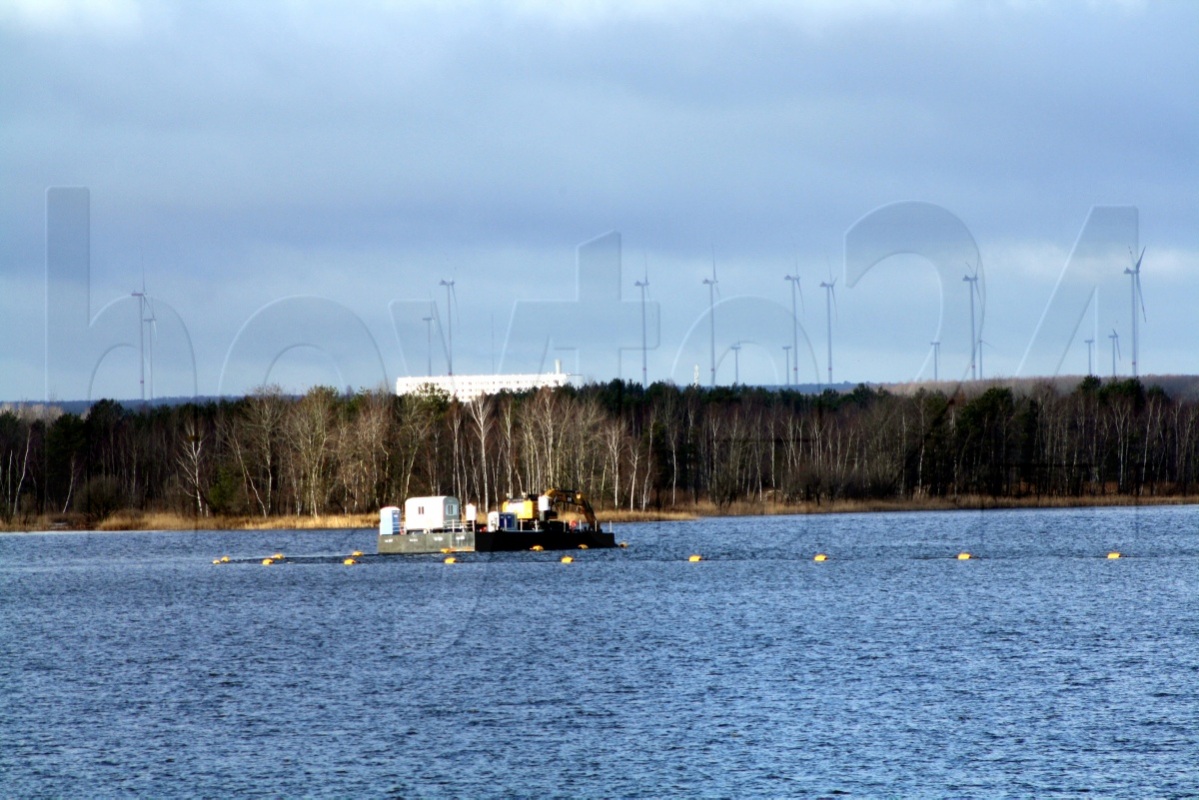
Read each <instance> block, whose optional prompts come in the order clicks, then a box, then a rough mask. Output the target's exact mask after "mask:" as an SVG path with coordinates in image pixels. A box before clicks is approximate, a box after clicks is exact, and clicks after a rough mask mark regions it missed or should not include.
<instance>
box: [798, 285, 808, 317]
mask: <svg viewBox="0 0 1199 800" xmlns="http://www.w3.org/2000/svg"><path fill="white" fill-rule="evenodd" d="M795 288H797V289H799V308H800V310H801V311H803V315H804V316H805V317H806V316H807V315H808V307H807V306H806V305H805V304H804V301H803V283H802V282H800V281H798V280H797V281H795Z"/></svg>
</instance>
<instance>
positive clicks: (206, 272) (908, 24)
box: [0, 2, 1199, 398]
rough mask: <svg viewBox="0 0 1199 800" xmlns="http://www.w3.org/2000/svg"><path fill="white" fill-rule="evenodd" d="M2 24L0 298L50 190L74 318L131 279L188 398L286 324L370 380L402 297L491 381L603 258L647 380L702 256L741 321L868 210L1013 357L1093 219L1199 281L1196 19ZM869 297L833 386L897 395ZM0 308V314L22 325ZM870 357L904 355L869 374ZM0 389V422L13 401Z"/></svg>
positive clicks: (681, 6)
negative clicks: (922, 223) (942, 220)
mask: <svg viewBox="0 0 1199 800" xmlns="http://www.w3.org/2000/svg"><path fill="white" fill-rule="evenodd" d="M55 9H57V10H55ZM0 13H3V17H2V18H0V67H3V69H2V70H0V72H2V74H3V77H0V81H2V84H0V89H2V90H3V91H4V96H5V97H6V147H5V150H4V152H3V154H2V155H0V178H2V179H3V180H0V185H2V186H3V190H2V191H0V227H3V229H4V230H5V231H12V232H13V235H11V236H6V237H4V238H3V239H0V264H2V265H3V267H2V268H3V269H4V270H5V271H6V274H11V275H12V276H13V277H14V279H17V278H19V279H20V281H19V283H20V285H31V284H36V282H37V278H38V275H39V274H40V270H41V265H40V263H39V262H40V259H41V258H42V252H43V250H44V241H43V237H44V228H43V226H42V223H41V205H42V203H43V198H44V191H45V188H46V187H47V186H51V185H87V186H90V187H91V188H92V197H93V281H94V296H95V298H96V302H97V303H100V302H103V301H106V300H108V299H111V298H113V297H116V296H119V295H121V294H127V293H128V292H129V291H130V287H131V286H133V285H135V284H136V282H137V281H138V280H139V276H140V264H141V262H144V263H145V264H146V265H147V272H148V273H149V278H150V280H151V282H152V284H153V285H154V286H155V291H158V292H160V293H161V294H162V296H163V297H164V298H168V297H169V298H170V299H171V301H172V302H173V303H174V304H175V305H176V307H177V308H178V309H179V312H180V315H181V316H182V317H183V319H184V320H185V321H186V322H187V324H188V326H189V329H190V330H191V332H192V334H193V338H194V340H195V342H196V352H197V360H198V362H199V363H200V369H201V375H202V377H201V383H202V384H205V383H206V384H208V385H209V390H211V388H212V387H213V386H215V383H216V373H217V372H219V367H220V364H221V362H222V359H223V358H224V355H225V352H226V350H227V348H228V347H229V344H230V342H231V341H232V338H233V336H234V335H235V334H236V332H237V331H238V330H239V329H240V327H241V325H242V324H244V323H245V321H246V320H247V319H249V318H250V317H251V316H252V315H253V314H254V313H255V312H256V311H257V310H259V309H260V308H261V307H262V306H264V305H266V304H268V303H271V302H273V301H275V300H278V299H280V298H283V297H287V296H291V295H294V294H306V295H318V296H321V297H327V298H328V299H330V300H333V301H336V302H338V303H340V304H342V305H343V306H346V307H348V308H350V309H352V310H353V311H354V312H355V313H357V314H359V315H360V316H361V317H362V318H363V320H364V324H365V325H367V326H368V328H369V329H370V330H371V333H372V335H373V336H374V338H375V340H376V341H378V342H379V344H380V349H381V351H382V357H383V359H384V361H385V363H386V364H387V367H388V369H389V370H390V371H393V372H394V371H397V370H399V369H400V368H401V367H400V366H399V365H400V364H401V363H402V361H401V360H400V359H399V357H398V355H397V353H396V350H395V349H394V348H392V346H391V344H390V342H391V341H392V340H393V339H394V336H393V334H392V332H391V328H390V320H389V319H388V316H387V311H386V309H387V303H388V302H390V301H391V300H405V299H413V298H415V299H420V298H426V297H428V296H429V295H430V286H436V283H437V279H438V278H440V277H447V276H455V277H456V278H457V279H458V281H459V283H458V288H459V294H460V298H461V301H462V303H463V306H464V308H463V311H464V319H463V322H462V324H463V338H462V344H461V347H462V350H461V354H460V357H461V358H462V363H464V364H472V365H473V367H472V368H475V367H477V368H480V369H486V368H487V367H488V366H489V365H490V363H491V356H492V346H491V338H492V337H491V319H492V318H493V317H496V318H497V319H498V320H499V323H498V327H499V328H500V330H499V332H498V333H497V338H499V339H500V340H501V341H502V339H503V333H504V330H505V326H506V325H507V320H508V314H509V312H510V310H511V309H512V307H513V304H514V303H515V302H516V301H517V300H522V299H528V300H533V299H542V300H558V299H562V298H564V297H567V296H569V294H570V290H571V289H572V287H573V283H570V281H571V280H572V278H571V276H572V275H573V268H574V248H575V246H576V245H577V244H578V243H579V242H582V241H584V240H587V239H590V238H591V237H593V236H595V235H597V234H600V233H603V232H604V231H607V230H612V229H617V230H620V231H621V233H622V234H623V241H624V248H625V256H626V262H628V263H634V264H635V265H636V266H635V268H634V269H632V270H631V271H630V272H629V275H630V276H631V275H633V274H635V273H639V272H640V271H641V268H642V267H643V266H645V264H646V263H647V262H648V267H649V270H650V272H651V279H652V281H653V292H654V293H655V294H657V293H660V294H657V296H658V299H660V300H662V301H663V307H662V324H663V342H664V344H663V347H662V349H661V350H660V351H659V352H658V353H655V354H653V355H652V356H651V367H652V366H653V365H654V364H657V367H658V369H659V374H661V375H664V374H665V373H666V372H667V371H668V370H669V367H670V364H671V363H672V360H673V359H674V358H675V356H676V352H675V350H671V351H670V352H669V353H668V352H666V351H667V349H669V347H673V348H675V349H676V350H677V348H678V347H679V346H680V343H681V341H682V339H683V338H684V337H685V336H686V332H687V331H688V330H689V329H690V328H691V327H692V326H693V325H694V323H695V320H696V318H697V315H698V314H700V313H701V312H702V310H703V309H705V308H706V304H707V297H706V294H705V292H704V289H703V286H702V284H701V283H700V281H701V280H702V278H703V277H704V275H705V274H707V270H708V269H709V267H710V261H711V257H712V253H713V251H715V254H716V258H717V260H718V262H719V267H720V271H721V282H722V283H721V286H722V290H725V291H726V292H727V294H726V296H728V297H732V296H735V295H738V294H755V293H757V294H764V295H766V296H767V297H768V298H769V297H771V296H772V295H774V294H777V292H778V291H779V290H780V289H783V288H785V287H784V286H783V284H782V280H781V276H782V274H784V273H786V272H788V271H790V270H793V269H799V270H800V271H801V272H802V273H803V274H804V275H808V276H811V277H813V278H819V277H820V276H822V275H824V274H825V273H826V271H827V266H826V265H827V264H828V263H829V261H832V262H834V263H836V262H837V261H839V260H840V255H841V247H842V238H843V235H844V233H845V230H846V229H847V228H848V227H849V225H851V224H852V223H853V222H854V221H855V220H856V219H858V218H859V217H861V216H862V215H863V214H865V213H867V212H868V211H870V210H871V209H873V208H877V207H879V206H881V205H884V204H887V203H892V202H896V201H902V200H921V201H926V202H931V203H936V204H938V205H940V206H943V207H944V208H946V209H948V210H949V211H950V212H952V213H954V214H955V215H957V216H958V217H960V218H961V219H962V220H963V221H964V223H965V224H966V225H967V226H968V227H969V228H970V230H971V232H972V233H973V235H974V236H975V238H976V239H977V240H978V242H979V247H980V251H981V252H982V256H983V260H984V262H985V263H986V265H987V269H988V279H989V280H990V279H992V278H993V279H994V281H996V283H995V284H994V285H995V286H996V287H1000V286H1001V284H1002V283H1003V282H1004V281H1005V280H1006V281H1008V283H1020V284H1021V285H1023V282H1024V281H1026V280H1028V281H1030V288H1028V289H1027V291H1026V293H1025V294H1023V295H1022V294H1021V293H1020V292H1009V293H1007V294H1006V295H1005V294H1004V293H1003V291H1002V290H1001V289H997V291H999V294H997V295H996V297H995V298H989V300H993V301H994V302H996V303H997V302H999V299H998V298H1001V297H1005V298H1007V299H1006V302H1007V303H1008V304H1009V305H1010V306H1011V307H1010V308H1006V309H996V316H995V317H994V319H996V320H998V319H1006V320H1008V321H1007V322H1005V323H1004V324H1005V325H1006V326H1009V327H1010V330H1011V331H1012V333H1011V334H1010V338H1012V339H1013V340H1015V339H1018V338H1021V336H1023V335H1024V334H1022V333H1019V332H1021V331H1025V330H1029V331H1030V330H1031V329H1032V328H1033V327H1035V324H1036V319H1037V315H1038V314H1039V312H1040V307H1039V306H1038V305H1037V303H1039V302H1040V301H1039V300H1038V301H1037V302H1036V303H1034V302H1030V301H1029V300H1028V298H1030V297H1032V298H1040V297H1042V296H1048V294H1049V293H1050V292H1051V289H1052V280H1053V278H1054V276H1056V273H1057V271H1060V268H1061V265H1062V263H1063V258H1062V257H1061V256H1060V253H1061V252H1062V251H1063V250H1064V251H1067V252H1068V250H1069V248H1070V245H1071V242H1072V241H1073V240H1074V238H1075V237H1076V236H1077V235H1078V231H1079V229H1080V227H1081V225H1082V222H1083V220H1084V219H1085V218H1086V215H1087V212H1088V211H1089V209H1090V208H1091V206H1092V205H1096V204H1100V205H1102V204H1107V205H1135V206H1137V207H1138V208H1139V209H1140V210H1141V220H1142V226H1143V231H1144V232H1143V234H1142V241H1143V242H1144V243H1145V244H1148V245H1149V246H1150V250H1151V252H1161V253H1169V254H1171V255H1170V259H1169V261H1168V263H1169V265H1170V266H1169V274H1170V275H1171V276H1174V275H1176V274H1177V275H1180V276H1181V277H1180V280H1182V281H1185V280H1186V279H1187V278H1186V269H1187V268H1186V266H1185V265H1186V264H1187V263H1193V257H1192V254H1194V253H1196V252H1199V242H1196V240H1195V233H1194V232H1195V231H1196V230H1199V225H1197V224H1196V223H1199V211H1197V210H1196V209H1197V208H1199V204H1196V203H1195V191H1194V186H1195V185H1199V181H1197V180H1196V179H1197V178H1199V176H1197V175H1196V169H1197V167H1196V164H1199V160H1197V159H1195V158H1194V155H1195V147H1194V142H1195V141H1196V140H1197V133H1196V131H1197V130H1199V110H1197V109H1199V102H1196V96H1195V95H1196V85H1195V81H1194V80H1193V79H1190V78H1189V77H1188V76H1191V75H1194V74H1199V64H1197V63H1196V60H1197V58H1199V56H1197V55H1196V51H1195V48H1194V47H1193V46H1192V45H1191V44H1190V42H1191V40H1192V39H1193V38H1194V37H1193V36H1192V35H1191V34H1193V33H1194V32H1195V30H1196V19H1197V18H1199V15H1197V14H1196V13H1195V12H1194V11H1192V10H1191V9H1190V7H1188V6H1185V5H1148V6H1144V7H1140V6H1137V5H1135V4H1134V5H1132V6H1131V7H1125V6H1124V5H1121V4H1087V3H1074V4H1068V5H1057V4H1054V5H1041V4H1035V3H1032V4H1020V3H988V4H975V3H965V2H935V3H927V4H920V5H918V6H916V7H910V6H909V5H908V4H903V3H889V2H880V3H870V4H844V5H843V4H839V3H831V2H829V3H807V4H797V5H792V4H790V3H781V2H779V3H771V2H760V3H751V4H727V5H715V4H712V5H707V4H691V3H682V2H660V3H651V4H641V3H631V2H630V3H591V4H586V3H585V4H553V3H548V2H547V3H508V4H498V5H497V4H484V3H458V4H449V5H446V4H442V3H374V4H361V5H359V6H356V7H355V9H354V13H346V12H344V11H343V10H342V9H341V8H340V7H338V6H335V5H333V4H295V3H288V2H274V3H259V4H252V5H245V4H232V3H226V4H222V3H205V4H175V5H159V4H144V5H143V4H132V3H128V4H125V3H112V4H92V5H87V4H84V5H74V4H73V5H71V6H62V5H60V6H51V7H50V10H43V7H42V4H37V5H36V6H35V5H33V4H26V3H18V4H15V5H14V4H10V5H8V6H6V7H5V10H4V11H3V12H0ZM56 15H57V16H56ZM106 26H107V27H106ZM55 32H58V33H61V35H54V34H55ZM1054 253H1057V254H1059V255H1058V256H1053V254H1054ZM634 259H635V261H633V260H634ZM1045 259H1049V260H1050V261H1052V269H1048V270H1042V269H1041V267H1040V266H1039V265H1040V264H1041V263H1043V262H1045ZM1188 259H1190V261H1188ZM1164 269H1165V265H1164V264H1163V270H1164ZM1042 273H1043V274H1044V275H1048V277H1043V276H1042ZM1161 275H1162V276H1163V277H1164V276H1165V275H1166V273H1165V272H1164V271H1163V272H1162V273H1161ZM1038 276H1042V277H1038ZM564 280H565V281H567V282H568V283H569V286H568V287H566V288H563V281H564ZM879 280H880V282H877V283H874V284H872V285H873V286H876V287H878V290H877V291H879V292H880V293H881V294H880V296H879V297H877V298H875V297H873V296H870V297H868V295H872V292H874V291H875V290H874V289H869V290H868V289H866V288H864V289H863V291H862V292H847V293H846V294H845V295H844V296H843V297H842V306H843V307H842V314H843V316H844V317H846V318H853V319H855V320H856V319H857V314H858V310H857V309H858V308H859V307H860V309H862V310H865V309H870V314H864V315H863V316H862V317H861V319H862V320H864V321H866V322H868V321H869V320H870V319H871V318H875V319H878V320H879V323H878V326H877V327H876V328H875V329H872V330H871V329H866V330H863V332H862V334H861V341H859V342H855V341H854V340H853V338H852V335H851V334H848V333H845V332H842V333H841V334H839V335H838V336H839V338H838V341H839V342H841V343H843V345H844V346H845V347H846V348H850V347H853V348H855V350H854V352H856V353H858V354H860V355H859V357H857V358H855V359H853V360H849V359H847V360H846V362H845V363H846V365H847V366H848V365H849V364H850V363H855V362H856V363H858V364H860V372H859V375H860V377H862V378H878V379H882V378H897V379H900V378H907V377H910V376H911V374H912V373H913V372H915V371H916V370H918V369H919V368H920V365H921V364H922V363H923V362H924V361H925V359H926V357H927V353H926V352H925V350H926V349H927V343H922V342H923V340H924V339H927V338H928V336H929V334H927V332H926V331H924V326H916V327H914V328H913V329H912V331H911V335H910V336H908V331H907V329H906V328H904V322H903V319H904V318H903V316H902V315H894V314H892V313H891V312H890V311H889V310H888V307H889V306H890V305H895V306H897V307H900V308H904V307H917V306H919V307H921V308H922V306H920V305H919V304H920V303H922V302H924V301H923V299H921V298H923V296H924V295H923V294H920V293H919V292H913V293H909V294H907V295H904V292H905V289H904V285H905V284H904V282H903V281H898V282H895V283H891V282H888V281H882V280H881V279H879ZM1190 280H1192V281H1195V280H1196V279H1195V278H1193V277H1192V278H1190ZM1038 281H1041V283H1038ZM775 284H778V285H777V286H775ZM14 285H16V284H14ZM769 287H774V288H773V289H771V288H769ZM626 288H627V290H628V291H629V292H630V293H632V291H633V290H632V285H631V278H630V285H629V286H628V287H626ZM1146 290H1147V292H1149V291H1150V288H1149V286H1148V285H1147V287H1146ZM921 291H923V290H921ZM925 294H927V292H925ZM1174 294H1178V293H1174ZM630 296H632V294H630ZM1183 296H1185V293H1183ZM11 297H12V296H8V297H3V298H0V305H4V304H6V303H8V304H16V305H21V306H23V307H24V306H27V305H28V303H29V300H28V299H27V298H23V299H22V298H18V299H15V300H14V299H11ZM1148 297H1149V295H1148V294H1147V299H1148ZM808 301H809V304H811V303H812V302H813V297H809V298H808ZM1157 302H1169V298H1163V299H1161V300H1159V301H1157ZM935 306H936V304H935V303H934V304H933V307H934V308H935ZM1034 306H1035V308H1034ZM35 307H36V304H35ZM991 308H994V306H993V305H992V306H991V307H990V308H989V311H988V313H990V309H991ZM919 313H920V314H923V311H921V312H919ZM872 315H873V316H872ZM1163 316H1164V317H1165V318H1167V319H1169V318H1170V317H1169V315H1163ZM0 318H4V315H0ZM12 318H13V317H12V316H8V317H7V319H12ZM989 319H990V318H989ZM12 324H15V323H9V322H7V321H5V322H0V328H2V326H4V325H12ZM988 324H991V323H990V322H988ZM917 328H919V329H918V330H917ZM814 329H815V333H814V334H813V336H814V337H816V338H817V340H818V342H822V341H823V338H822V336H823V334H822V331H823V325H822V324H820V323H817V324H816V325H815V326H814ZM934 329H935V325H934ZM0 334H3V330H2V329H0ZM730 335H732V332H730ZM880 337H881V338H880ZM883 338H885V339H886V341H887V343H888V344H891V343H894V342H897V341H902V342H904V343H905V344H904V345H903V348H904V349H905V352H908V351H910V352H908V356H907V357H906V358H900V357H896V356H894V355H891V354H885V353H884V352H883V348H882V347H881V346H880V345H878V344H877V343H878V342H879V341H881V340H882V339H883ZM996 338H999V337H996ZM1147 341H1148V340H1147ZM871 342H874V343H875V344H873V345H872V344H871ZM1023 344H1024V342H1021V343H1019V344H1016V343H1013V344H1011V346H1010V347H1007V348H1005V349H1006V350H1010V351H1011V352H1013V353H1016V352H1022V346H1023ZM1196 344H1197V346H1199V343H1196ZM416 347H417V350H418V352H420V353H423V352H424V346H423V343H418V344H417V345H416ZM946 347H947V348H948V345H947V346H946ZM996 347H997V349H998V347H999V345H998V343H997V345H996ZM775 349H777V348H773V347H771V348H766V347H765V346H763V347H762V348H761V353H764V352H767V351H773V350H775ZM817 349H818V350H819V349H820V348H819V344H818V347H817ZM871 352H875V353H876V354H877V355H876V356H875V357H874V358H873V359H872V358H871V356H870V353H871ZM944 352H945V353H946V354H948V352H949V351H948V349H947V350H946V351H944ZM761 353H759V355H761ZM4 355H5V356H6V357H9V358H10V359H11V358H13V357H17V358H19V356H13V354H12V353H10V352H8V351H6V352H5V353H4ZM1148 355H1149V353H1148V351H1146V356H1147V357H1148ZM778 358H779V359H780V361H781V358H782V354H781V352H780V353H779V355H778ZM1002 358H1003V355H1002V354H997V355H996V361H995V363H996V365H997V366H998V365H999V364H1000V363H1002V361H1001V359H1002ZM1013 358H1014V359H1016V360H1017V361H1018V357H1016V356H1014V357H1013ZM409 360H411V359H409ZM751 362H752V360H751V359H748V354H747V368H750V367H748V365H749V364H750V363H751ZM1014 368H1015V361H1013V364H1012V367H1011V369H1014ZM651 371H652V370H651ZM10 374H14V375H15V374H16V373H10ZM205 376H207V377H205ZM8 380H9V379H8V377H7V375H6V376H4V377H0V398H2V397H3V396H4V395H6V394H11V393H12V392H14V391H16V392H25V393H28V392H27V390H26V389H23V388H20V389H12V390H9V389H6V387H5V385H4V384H5V383H6V382H7V381H8ZM22 385H23V384H22Z"/></svg>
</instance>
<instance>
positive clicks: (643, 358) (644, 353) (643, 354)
mask: <svg viewBox="0 0 1199 800" xmlns="http://www.w3.org/2000/svg"><path fill="white" fill-rule="evenodd" d="M633 285H634V286H636V287H637V288H638V289H640V290H641V386H642V387H643V388H644V387H646V386H648V385H649V381H648V378H647V369H646V360H647V359H648V355H647V353H648V350H647V349H646V344H645V341H646V340H645V290H646V289H648V288H649V266H648V265H646V268H645V280H641V281H637V282H636V283H635V284H633Z"/></svg>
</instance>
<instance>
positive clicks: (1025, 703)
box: [0, 508, 1199, 798]
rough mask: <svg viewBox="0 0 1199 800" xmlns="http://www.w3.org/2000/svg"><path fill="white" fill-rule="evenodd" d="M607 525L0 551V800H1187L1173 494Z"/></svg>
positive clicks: (1186, 530)
mask: <svg viewBox="0 0 1199 800" xmlns="http://www.w3.org/2000/svg"><path fill="white" fill-rule="evenodd" d="M617 538H618V539H624V540H626V541H627V542H628V543H629V545H630V546H629V548H628V549H624V550H606V551H598V550H590V551H586V552H578V553H575V554H574V556H575V563H573V564H569V565H564V564H561V563H559V561H558V558H559V555H560V554H555V553H512V554H495V555H484V554H478V555H465V556H461V557H460V559H459V562H460V563H458V564H454V565H452V566H451V565H445V564H443V563H441V558H440V557H434V556H427V557H405V556H394V557H375V558H367V559H365V561H364V563H361V564H358V565H356V566H352V567H346V566H344V565H342V564H341V562H340V558H341V557H344V555H346V554H348V553H349V552H350V551H352V550H355V549H361V550H364V551H366V552H368V553H369V552H372V551H373V549H374V541H373V539H374V533H373V531H368V530H361V531H320V532H311V531H266V532H248V533H247V532H232V533H231V532H200V533H191V532H183V533H176V532H151V533H92V534H61V533H59V534H15V535H3V536H0V795H4V796H16V797H20V796H89V797H95V796H139V797H141V796H197V797H218V796H231V795H239V796H255V795H262V796H328V797H345V796H364V797H490V796H497V797H498V796H503V797H510V796H538V797H550V796H556V797H646V798H649V797H662V796H672V795H673V796H697V797H783V796H787V797H791V796H795V797H805V796H811V797H818V796H832V795H834V794H849V795H853V796H862V797H878V796H942V797H1004V796H1010V797H1053V796H1077V795H1079V794H1082V793H1090V794H1092V795H1093V796H1098V797H1147V796H1153V797H1194V796H1199V767H1197V766H1196V764H1199V757H1197V754H1199V688H1197V687H1199V510H1197V509H1195V508H1155V509H1106V510H1090V509H1087V510H1054V511H987V512H952V513H914V514H871V515H836V516H822V517H775V518H752V519H747V518H738V519H709V520H702V521H698V522H692V523H662V524H643V525H627V526H623V527H620V528H618V531H617ZM1113 549H1116V550H1119V551H1120V552H1122V553H1123V554H1124V557H1123V558H1121V559H1118V560H1111V559H1108V558H1106V556H1107V553H1108V552H1109V551H1110V550H1113ZM963 550H965V551H968V552H970V553H971V554H972V555H973V556H974V558H972V559H971V560H969V561H959V560H957V559H956V558H955V556H956V555H957V554H958V553H959V552H961V551H963ZM276 551H282V552H283V553H284V554H285V555H290V556H293V557H295V556H300V555H306V556H325V557H324V558H312V559H304V560H303V563H296V562H295V561H292V562H290V563H289V562H286V561H285V562H284V563H282V564H276V565H273V566H269V567H265V566H262V565H261V564H260V563H258V559H261V558H262V557H263V556H266V555H270V554H272V553H274V552H276ZM817 552H824V553H827V554H828V555H829V560H828V561H827V562H825V563H815V562H813V561H812V556H813V555H814V554H815V553H817ZM692 553H697V554H702V555H703V556H704V560H703V561H701V562H699V563H690V562H688V560H687V558H688V556H689V555H691V554H692ZM226 554H227V555H229V556H231V557H232V558H233V559H234V560H235V562H241V563H230V564H222V565H219V566H214V565H213V564H212V563H211V562H212V559H213V558H215V557H219V556H221V555H226Z"/></svg>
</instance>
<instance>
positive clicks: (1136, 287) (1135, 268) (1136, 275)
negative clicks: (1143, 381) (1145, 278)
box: [1124, 247, 1149, 378]
mask: <svg viewBox="0 0 1199 800" xmlns="http://www.w3.org/2000/svg"><path fill="white" fill-rule="evenodd" d="M1128 255H1129V256H1130V257H1133V258H1134V259H1135V260H1134V262H1133V265H1132V268H1131V269H1125V270H1124V274H1125V275H1127V276H1128V277H1129V282H1130V283H1131V284H1132V377H1134V378H1135V377H1136V376H1137V301H1138V300H1139V301H1140V306H1141V316H1142V317H1145V298H1144V296H1143V295H1142V294H1141V259H1143V258H1144V257H1145V248H1143V247H1142V248H1141V254H1140V255H1139V256H1135V255H1134V253H1133V251H1132V250H1131V249H1130V250H1129V251H1128ZM1145 321H1146V322H1148V321H1149V320H1148V318H1146V319H1145Z"/></svg>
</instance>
